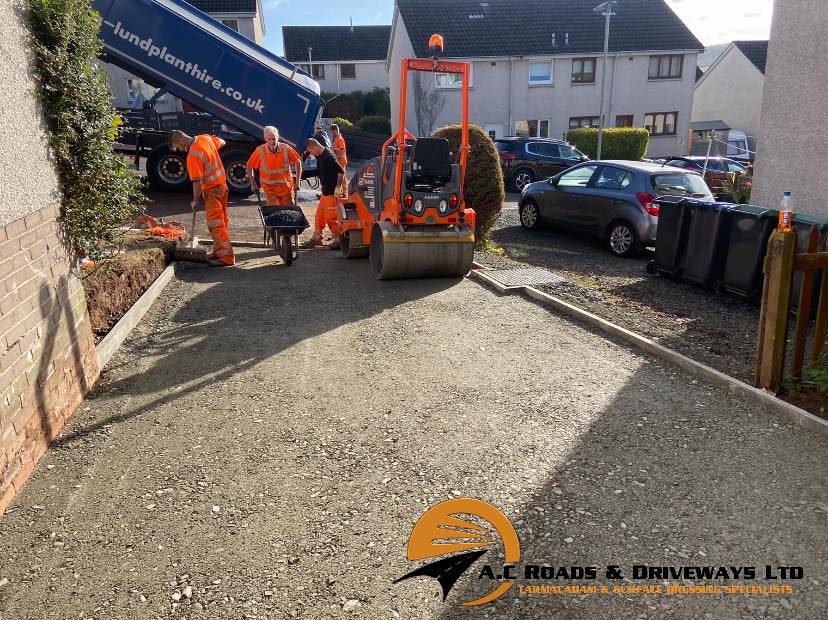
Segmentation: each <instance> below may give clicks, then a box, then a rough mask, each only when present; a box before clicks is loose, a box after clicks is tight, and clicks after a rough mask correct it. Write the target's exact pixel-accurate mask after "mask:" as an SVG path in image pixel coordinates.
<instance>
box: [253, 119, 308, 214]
mask: <svg viewBox="0 0 828 620" xmlns="http://www.w3.org/2000/svg"><path fill="white" fill-rule="evenodd" d="M264 139H265V143H264V144H262V145H261V146H260V147H259V148H257V149H256V150H255V151H253V154H252V155H251V156H250V159H248V160H247V178H248V179H249V180H250V187H251V188H253V191H254V192H256V191H258V190H259V187H258V186H257V185H256V179H255V177H254V176H253V169H254V168H255V169H258V170H259V183H261V186H262V189H264V193H265V199H266V200H267V204H268V205H269V206H272V205H292V204H296V195H295V193H294V185H293V178H294V177H293V175H292V174H291V171H290V167H291V166H293V170H294V174H295V175H296V183H297V184H299V183H301V182H302V158H301V157H300V156H299V153H297V152H296V151H295V150H293V148H292V147H291V146H290V145H289V144H285V143H284V142H281V143H280V142H279V130H278V129H276V128H275V127H272V126H271V125H268V126H267V127H265V128H264ZM297 189H298V188H297Z"/></svg>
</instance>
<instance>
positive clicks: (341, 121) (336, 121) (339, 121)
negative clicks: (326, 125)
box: [333, 116, 354, 127]
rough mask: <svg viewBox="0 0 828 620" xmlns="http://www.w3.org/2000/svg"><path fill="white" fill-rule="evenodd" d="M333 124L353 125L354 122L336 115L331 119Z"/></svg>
mask: <svg viewBox="0 0 828 620" xmlns="http://www.w3.org/2000/svg"><path fill="white" fill-rule="evenodd" d="M333 122H334V125H339V126H340V127H353V126H354V124H353V123H352V122H351V121H349V120H348V119H347V118H342V117H341V116H337V117H336V118H334V119H333Z"/></svg>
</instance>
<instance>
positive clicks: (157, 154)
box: [147, 144, 191, 192]
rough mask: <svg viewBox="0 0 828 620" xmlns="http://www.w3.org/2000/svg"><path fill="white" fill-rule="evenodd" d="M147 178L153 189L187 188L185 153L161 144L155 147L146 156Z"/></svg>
mask: <svg viewBox="0 0 828 620" xmlns="http://www.w3.org/2000/svg"><path fill="white" fill-rule="evenodd" d="M147 178H148V179H149V182H150V185H152V187H153V188H155V189H159V190H164V191H168V192H169V191H181V190H185V189H189V188H190V187H191V183H190V177H189V175H188V174H187V159H186V155H185V154H184V153H177V152H174V151H171V150H170V149H169V148H168V147H167V146H166V145H163V144H162V145H159V146H157V147H155V148H154V149H152V151H151V152H150V154H149V157H147Z"/></svg>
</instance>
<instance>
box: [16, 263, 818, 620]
mask: <svg viewBox="0 0 828 620" xmlns="http://www.w3.org/2000/svg"><path fill="white" fill-rule="evenodd" d="M239 258H240V259H241V262H240V264H239V266H237V267H236V268H233V269H206V268H199V267H193V268H189V269H186V270H182V271H181V272H180V273H179V276H178V278H177V279H175V280H174V281H173V282H172V283H171V284H170V285H169V286H168V288H167V289H166V291H165V292H164V294H163V296H162V297H161V298H160V299H159V300H158V301H157V302H156V304H155V305H154V306H153V308H152V310H151V311H150V313H149V314H148V315H147V317H146V319H145V320H144V321H143V322H142V323H141V324H140V325H139V327H138V328H137V329H136V331H135V332H134V333H133V335H132V336H131V337H130V338H129V339H128V340H127V342H126V343H125V345H124V347H123V348H122V349H121V350H120V351H119V352H118V353H117V354H116V355H115V356H114V358H113V359H112V361H111V362H110V364H109V365H108V367H107V369H106V372H105V374H104V377H103V379H102V380H101V382H100V384H99V385H98V387H97V388H96V389H95V391H94V393H93V394H91V395H90V396H89V398H88V399H87V400H86V401H85V402H84V403H83V404H82V406H81V408H80V409H79V410H78V412H77V414H76V416H75V418H74V420H73V421H72V422H71V423H70V424H68V425H67V427H66V428H65V430H64V432H63V434H62V435H61V436H60V438H59V439H58V441H57V442H56V444H55V445H54V447H53V448H52V449H51V450H50V451H49V452H48V453H47V454H46V456H45V457H44V458H43V459H42V461H41V462H40V463H39V465H38V466H37V468H36V471H35V473H34V475H33V477H32V478H31V480H30V481H29V482H28V483H27V485H26V486H25V487H24V489H23V490H22V492H21V493H20V494H19V496H18V498H17V499H16V501H15V502H14V503H13V504H12V507H11V510H10V511H9V512H8V513H7V514H6V515H5V516H4V517H3V518H2V519H0V618H2V619H4V620H5V619H8V620H12V619H13V620H17V619H28V618H32V619H34V618H37V619H44V618H61V619H64V618H95V619H99V618H100V619H103V618H130V619H131V618H135V619H147V618H211V619H212V618H221V619H223V618H276V619H281V618H291V617H297V618H309V619H326V618H331V619H332V618H350V617H364V618H404V619H408V618H443V619H453V618H747V617H778V618H825V617H826V609H827V608H826V600H828V597H826V593H825V586H826V582H828V570H827V569H826V566H828V562H826V560H828V557H826V555H828V553H826V542H825V541H826V537H825V531H826V514H827V513H826V511H828V497H826V491H827V490H826V471H828V452H827V451H826V449H825V448H826V444H825V438H824V437H821V436H818V435H815V434H811V433H808V432H805V431H802V430H800V429H798V428H795V427H792V426H790V425H787V424H786V423H785V422H784V421H783V420H781V419H779V418H777V417H774V416H773V415H770V414H766V413H764V412H762V411H758V410H755V409H752V408H751V407H750V406H749V405H747V404H745V403H744V402H742V401H740V400H738V399H734V398H732V397H730V396H728V394H726V393H725V392H724V391H723V390H720V389H718V388H715V387H712V386H709V385H705V384H703V383H699V382H697V381H695V380H693V378H692V377H690V376H689V375H688V374H686V373H684V372H682V371H681V370H679V369H677V368H675V367H673V366H670V365H668V364H665V363H663V362H661V361H659V360H657V359H655V358H653V357H651V356H649V355H646V354H644V353H642V352H640V351H638V350H635V349H631V348H629V347H627V346H625V345H623V344H621V343H618V342H614V341H612V340H608V339H607V338H605V337H604V336H603V335H601V334H600V333H597V332H595V331H592V330H590V329H588V328H585V327H584V326H582V325H579V324H577V323H573V322H571V321H569V320H567V319H565V318H562V317H560V316H557V315H556V314H554V313H550V312H549V311H548V310H547V309H545V308H542V307H539V306H537V305H534V304H532V303H530V302H529V301H527V300H526V299H524V298H522V297H519V296H500V295H498V294H496V293H494V292H492V291H490V290H488V289H486V288H484V287H482V286H481V285H479V284H477V283H475V282H474V281H470V280H458V279H447V280H416V281H399V282H377V281H375V280H373V278H372V277H371V275H370V270H369V267H368V264H367V262H366V261H346V260H344V259H342V258H340V257H339V255H338V253H335V252H331V251H327V250H314V251H310V252H306V253H303V255H302V256H301V257H300V258H299V260H297V261H296V262H295V263H294V265H293V266H292V267H290V268H286V267H283V266H281V265H279V264H278V263H279V261H278V259H276V258H275V256H274V255H273V253H272V252H271V251H266V250H242V251H241V252H240V254H239ZM452 497H476V498H480V499H483V500H485V501H487V502H490V503H491V504H493V505H494V506H496V507H498V508H499V509H500V510H502V511H503V512H504V513H505V514H506V515H507V516H508V517H509V518H510V519H511V521H512V523H513V524H514V526H515V529H516V530H517V533H518V536H519V538H520V543H521V551H522V558H521V561H522V562H524V563H535V564H543V563H550V564H552V565H554V566H556V567H558V566H565V567H569V566H587V565H593V566H597V567H601V568H600V574H599V578H598V579H597V580H596V581H595V582H593V583H594V584H595V585H598V586H601V585H609V586H612V585H619V584H620V585H632V584H631V583H630V582H615V583H614V582H610V581H607V580H606V579H604V576H603V567H605V566H606V565H608V564H617V565H620V566H621V567H622V570H623V571H624V573H625V576H627V577H630V572H631V570H632V569H631V567H632V565H633V564H647V565H651V566H737V567H738V566H757V567H762V569H763V568H764V566H765V564H771V565H774V566H779V565H783V566H801V567H803V569H804V578H803V579H801V580H796V581H785V582H776V583H779V584H782V585H791V586H793V588H794V593H793V594H791V595H786V596H777V595H761V596H760V595H755V596H751V595H744V594H740V595H724V594H719V595H707V596H702V595H689V594H688V595H681V596H678V595H649V596H645V595H634V594H627V595H605V596H601V595H589V594H587V595H580V596H573V595H568V594H567V595H565V594H557V595H544V596H529V595H526V594H523V595H521V594H520V593H519V592H517V589H516V588H515V589H513V591H510V592H508V593H507V594H505V595H504V596H503V597H501V598H500V599H498V600H497V601H496V602H494V603H492V604H490V605H487V606H484V607H478V608H466V607H461V606H460V605H459V603H462V602H463V601H468V600H471V599H472V598H474V595H475V593H476V592H477V591H478V590H479V589H480V588H481V587H482V586H481V584H482V585H483V586H485V583H483V582H481V581H480V580H479V579H478V576H479V569H478V568H476V567H472V569H470V572H469V573H468V574H466V575H465V576H464V577H463V578H461V579H460V580H459V581H458V582H457V585H456V586H455V588H454V589H453V590H452V591H451V593H450V594H449V597H448V600H447V601H446V602H443V601H442V597H441V596H440V589H439V586H438V584H437V582H436V581H434V580H432V579H427V578H418V579H412V580H408V581H404V582H401V583H398V584H392V582H393V581H394V580H395V579H397V578H398V577H400V576H402V575H403V574H405V573H408V572H409V571H411V570H413V569H414V568H415V567H416V566H417V564H416V563H411V562H408V560H407V559H406V544H407V540H408V536H409V534H410V533H411V528H412V527H413V525H414V523H415V522H416V521H417V520H418V519H419V517H420V516H421V515H422V514H423V513H424V512H425V511H426V510H427V509H428V508H429V507H431V506H433V505H435V504H436V503H438V502H440V501H442V500H445V499H448V498H452ZM496 556H497V551H493V552H492V558H491V559H490V560H488V561H490V562H492V563H494V562H495V561H496V559H497V558H496ZM668 581H669V582H670V583H671V584H673V585H682V584H683V583H685V582H683V581H682V580H681V579H668ZM577 583H578V584H579V585H584V582H577ZM654 583H657V584H661V583H662V582H660V581H656V582H647V585H652V584H654ZM694 583H701V582H694ZM715 583H717V584H719V583H722V584H724V583H726V582H715ZM747 583H748V585H751V584H752V585H761V584H766V583H767V582H764V581H761V580H755V581H753V582H747ZM552 585H567V582H565V581H557V582H553V583H552ZM586 585H589V582H587V583H586Z"/></svg>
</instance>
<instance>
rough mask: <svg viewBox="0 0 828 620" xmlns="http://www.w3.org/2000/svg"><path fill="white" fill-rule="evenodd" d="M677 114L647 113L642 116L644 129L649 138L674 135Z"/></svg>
mask: <svg viewBox="0 0 828 620" xmlns="http://www.w3.org/2000/svg"><path fill="white" fill-rule="evenodd" d="M677 118H678V112H648V113H647V114H645V115H644V128H645V129H646V130H647V131H649V132H650V135H651V136H674V135H676V119H677Z"/></svg>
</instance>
